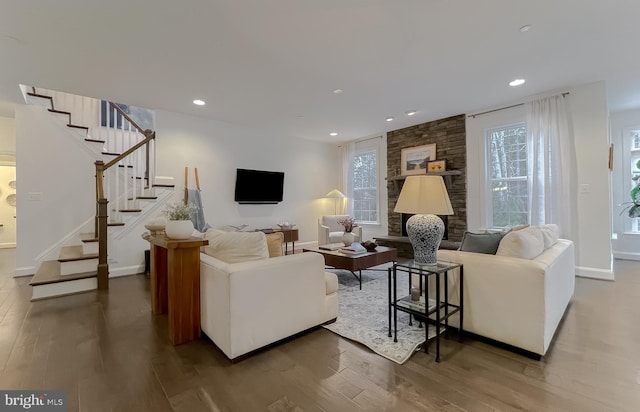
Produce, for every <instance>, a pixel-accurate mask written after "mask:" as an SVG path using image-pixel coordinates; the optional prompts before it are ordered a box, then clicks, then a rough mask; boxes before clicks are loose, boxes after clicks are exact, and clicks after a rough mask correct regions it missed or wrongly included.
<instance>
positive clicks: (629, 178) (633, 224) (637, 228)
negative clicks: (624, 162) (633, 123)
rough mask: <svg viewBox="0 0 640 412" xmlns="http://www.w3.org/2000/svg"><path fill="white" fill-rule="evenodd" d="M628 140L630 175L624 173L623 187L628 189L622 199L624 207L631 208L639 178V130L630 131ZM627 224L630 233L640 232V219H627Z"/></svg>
mask: <svg viewBox="0 0 640 412" xmlns="http://www.w3.org/2000/svg"><path fill="white" fill-rule="evenodd" d="M630 138H631V139H630V141H629V143H631V150H630V151H629V152H630V153H631V156H630V162H629V166H630V172H631V173H625V185H626V187H628V188H629V191H628V192H627V191H625V198H624V202H625V205H628V206H631V204H630V202H632V201H633V198H632V194H631V193H632V190H633V189H634V188H635V187H637V185H638V179H640V178H639V177H638V176H640V130H637V129H636V130H632V131H631V134H630ZM634 179H635V180H634ZM623 216H625V217H628V216H629V213H628V210H627V209H625V212H624V213H623ZM628 222H629V224H630V231H631V232H640V218H638V217H636V218H629V220H628Z"/></svg>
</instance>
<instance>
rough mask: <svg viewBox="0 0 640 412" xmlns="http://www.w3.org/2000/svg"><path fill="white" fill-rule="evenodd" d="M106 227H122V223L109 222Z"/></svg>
mask: <svg viewBox="0 0 640 412" xmlns="http://www.w3.org/2000/svg"><path fill="white" fill-rule="evenodd" d="M107 226H124V223H123V222H109V223H107Z"/></svg>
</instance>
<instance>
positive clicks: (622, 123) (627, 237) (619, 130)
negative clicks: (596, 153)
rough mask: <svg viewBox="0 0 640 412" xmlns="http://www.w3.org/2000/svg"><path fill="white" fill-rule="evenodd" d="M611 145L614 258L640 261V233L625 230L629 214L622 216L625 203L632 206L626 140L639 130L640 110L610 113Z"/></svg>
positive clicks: (629, 143) (627, 143)
mask: <svg viewBox="0 0 640 412" xmlns="http://www.w3.org/2000/svg"><path fill="white" fill-rule="evenodd" d="M610 120H611V142H612V143H613V144H614V162H613V165H614V167H613V173H612V174H611V178H612V187H613V201H612V208H613V232H614V238H613V240H612V244H613V256H614V257H616V258H620V259H631V260H640V233H629V232H628V231H627V230H625V229H626V228H625V227H626V226H627V225H628V224H629V221H630V219H629V217H628V215H627V213H626V212H623V213H622V214H620V212H621V211H622V209H623V206H621V204H622V203H625V202H629V201H630V200H631V199H630V197H629V189H630V188H629V187H628V186H627V185H625V183H626V182H627V181H628V179H629V177H630V175H631V168H630V163H631V162H630V156H629V155H628V154H629V149H630V147H631V141H630V140H629V139H623V138H624V137H628V136H626V135H624V133H625V132H629V131H630V130H631V129H634V130H637V129H640V109H636V110H627V111H623V112H616V113H611V118H610Z"/></svg>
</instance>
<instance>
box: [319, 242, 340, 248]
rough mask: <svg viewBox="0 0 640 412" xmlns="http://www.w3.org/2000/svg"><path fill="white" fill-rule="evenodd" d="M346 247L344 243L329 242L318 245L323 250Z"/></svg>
mask: <svg viewBox="0 0 640 412" xmlns="http://www.w3.org/2000/svg"><path fill="white" fill-rule="evenodd" d="M343 247H344V243H328V244H326V245H322V246H318V249H322V250H338V249H340V248H343Z"/></svg>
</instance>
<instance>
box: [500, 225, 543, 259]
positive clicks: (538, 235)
mask: <svg viewBox="0 0 640 412" xmlns="http://www.w3.org/2000/svg"><path fill="white" fill-rule="evenodd" d="M543 251H544V239H543V238H542V232H541V231H540V228H537V227H528V228H526V229H522V230H515V231H514V230H512V231H511V232H509V233H507V234H506V235H505V236H504V238H502V240H501V241H500V245H499V246H498V251H497V252H496V255H500V256H511V257H517V258H521V259H533V258H534V257H536V256H538V255H539V254H540V253H542V252H543Z"/></svg>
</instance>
